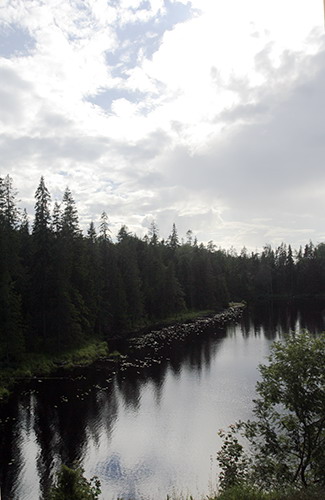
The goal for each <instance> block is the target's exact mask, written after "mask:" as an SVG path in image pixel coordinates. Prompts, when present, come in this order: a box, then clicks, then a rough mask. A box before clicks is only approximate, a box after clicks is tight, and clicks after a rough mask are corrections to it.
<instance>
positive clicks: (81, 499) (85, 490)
mask: <svg viewBox="0 0 325 500" xmlns="http://www.w3.org/2000/svg"><path fill="white" fill-rule="evenodd" d="M83 473H84V470H83V469H82V468H81V467H77V468H73V469H70V467H67V466H66V465H62V466H61V469H60V471H59V472H58V473H57V477H56V482H55V485H54V486H53V487H52V488H51V491H50V494H49V497H48V500H97V499H98V497H99V495H100V493H101V490H100V481H99V479H98V478H97V477H96V476H94V477H93V478H91V479H90V480H89V481H88V480H87V479H86V478H85V477H84V476H83Z"/></svg>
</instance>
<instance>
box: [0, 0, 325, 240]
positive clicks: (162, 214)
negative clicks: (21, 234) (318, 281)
mask: <svg viewBox="0 0 325 500" xmlns="http://www.w3.org/2000/svg"><path fill="white" fill-rule="evenodd" d="M323 26H324V25H323V2H322V0H272V1H270V0H246V1H244V0H142V1H141V0H47V1H45V2H44V1H43V0H2V1H1V2H0V158H1V166H0V175H2V176H4V175H6V174H10V175H11V176H12V177H13V180H14V185H15V187H16V188H17V189H18V191H19V198H20V200H21V202H20V205H21V206H22V207H26V208H27V210H28V213H29V214H30V215H31V217H32V214H33V206H34V192H35V190H36V187H37V185H38V183H39V179H40V176H41V175H44V177H45V182H46V185H47V187H48V188H49V190H50V192H51V195H52V200H53V202H54V201H55V200H58V201H60V200H61V198H62V194H63V191H64V189H65V187H66V186H69V187H70V189H71V191H72V193H73V195H74V198H75V200H76V202H77V207H78V210H79V215H80V220H81V222H82V225H83V227H87V226H88V224H89V222H90V220H94V221H95V224H96V223H97V222H98V219H99V217H100V214H101V212H102V211H104V210H105V211H106V212H107V213H108V215H109V219H110V222H111V229H112V232H113V234H116V232H117V231H118V229H119V228H120V226H121V225H122V224H126V225H127V226H128V227H129V230H130V231H132V232H135V233H136V234H137V235H139V236H143V235H144V234H145V233H146V232H147V229H148V227H149V226H150V223H151V222H152V221H153V220H155V221H156V222H157V224H158V227H159V232H160V236H161V237H167V236H168V234H170V232H171V228H172V224H173V223H174V222H175V223H176V226H177V228H178V231H179V234H180V236H184V235H185V233H186V231H187V230H188V229H191V230H192V231H193V233H194V234H195V235H196V236H197V238H198V240H199V241H203V242H207V241H209V240H213V241H214V243H215V244H216V245H217V246H221V247H223V248H229V247H230V246H231V245H233V246H234V247H235V248H237V249H239V250H240V249H241V248H242V247H243V246H244V245H246V247H248V248H249V249H255V248H257V249H260V248H261V247H262V246H263V245H264V244H266V243H271V244H272V245H278V244H280V243H281V241H285V242H287V243H291V244H292V245H293V246H294V247H295V248H297V247H298V246H299V245H300V244H305V243H306V242H308V241H309V240H310V239H311V240H312V241H313V242H314V243H319V242H321V241H323V240H325V38H324V37H325V35H324V27H323Z"/></svg>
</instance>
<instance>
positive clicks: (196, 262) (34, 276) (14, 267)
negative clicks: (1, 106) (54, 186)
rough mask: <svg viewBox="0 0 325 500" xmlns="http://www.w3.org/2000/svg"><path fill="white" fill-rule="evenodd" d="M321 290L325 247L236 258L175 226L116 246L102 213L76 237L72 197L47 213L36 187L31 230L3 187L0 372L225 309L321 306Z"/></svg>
mask: <svg viewBox="0 0 325 500" xmlns="http://www.w3.org/2000/svg"><path fill="white" fill-rule="evenodd" d="M324 283H325V243H319V244H317V245H314V244H313V243H312V242H309V243H307V244H306V245H305V246H304V247H300V248H299V249H292V248H291V246H290V245H286V244H285V243H282V244H281V245H280V246H279V247H277V248H275V249H273V248H272V247H271V246H270V245H266V246H265V247H264V248H263V250H262V251H261V252H257V251H256V252H248V251H247V250H246V249H245V248H243V249H242V250H241V252H240V253H236V252H235V251H234V250H233V249H231V250H224V249H222V248H219V247H218V246H217V244H214V243H213V242H212V241H210V242H209V243H208V244H207V245H204V244H202V243H198V241H197V239H196V238H195V236H194V235H193V232H192V231H191V230H188V231H187V233H186V237H185V239H182V238H180V236H179V235H178V232H177V228H176V226H175V224H173V225H172V229H171V233H170V235H169V237H168V238H167V239H166V240H162V239H160V238H159V233H158V228H157V226H156V224H155V223H154V222H153V223H152V224H151V226H150V228H149V229H148V234H147V235H146V236H145V237H143V238H139V237H138V236H137V235H135V234H131V233H130V232H129V231H128V228H127V226H126V225H123V226H122V227H121V228H120V230H119V232H118V234H117V235H116V237H113V236H112V235H111V232H110V229H109V218H108V215H107V214H106V212H103V213H102V215H101V217H100V220H99V221H98V227H97V228H96V226H95V223H94V222H91V223H90V225H89V228H88V230H87V232H86V234H83V232H82V231H81V229H80V225H79V218H78V210H77V206H76V203H75V201H74V198H73V194H72V193H71V191H70V190H69V188H67V189H66V190H65V192H64V194H63V198H62V202H61V203H60V204H59V203H58V202H55V203H54V204H53V208H52V203H51V195H50V193H49V191H48V189H47V187H46V184H45V181H44V178H43V177H42V178H41V179H40V182H39V185H38V187H37V189H36V192H35V211H34V214H33V220H32V221H30V220H29V216H28V214H27V212H26V210H21V209H20V207H18V206H17V192H16V190H15V188H14V185H13V180H12V178H11V177H10V176H9V175H7V176H5V177H2V178H1V177H0V363H1V366H6V365H10V364H14V363H15V362H17V361H19V360H20V359H21V358H22V357H24V355H25V353H30V352H36V353H37V352H60V351H62V350H63V349H66V348H69V347H71V346H78V345H82V344H83V343H84V342H85V341H87V340H89V339H92V338H93V339H102V340H109V339H110V338H112V337H113V336H115V335H116V334H123V333H125V332H129V331H132V330H134V329H136V328H138V327H141V326H144V325H146V324H149V323H154V322H155V321H156V322H158V321H160V320H163V319H164V318H167V317H169V316H172V315H175V314H177V313H181V312H183V311H198V310H220V309H221V308H222V307H225V306H226V305H227V304H228V302H229V301H230V300H231V301H243V300H245V301H247V302H250V303H252V302H256V301H259V300H264V301H265V300H274V299H279V300H280V299H281V300H282V299H283V300H287V301H288V300H293V299H308V298H312V299H314V300H315V299H316V298H319V299H322V298H324V285H323V284H324Z"/></svg>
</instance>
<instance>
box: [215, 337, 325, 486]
mask: <svg viewBox="0 0 325 500" xmlns="http://www.w3.org/2000/svg"><path fill="white" fill-rule="evenodd" d="M324 359H325V335H324V334H323V335H320V336H317V337H314V336H312V335H310V334H309V333H307V332H304V333H301V334H299V335H296V336H291V337H289V336H288V337H287V338H286V339H285V340H284V342H275V343H274V344H273V346H272V348H271V354H270V356H269V358H268V360H269V363H268V364H267V365H261V366H260V373H261V381H260V382H258V383H257V386H256V392H257V395H258V397H257V398H256V400H254V414H255V417H256V420H254V421H247V422H239V423H237V424H235V425H233V426H231V427H230V429H229V431H228V432H227V433H221V436H222V437H223V439H224V442H223V445H222V448H221V450H220V451H219V453H218V460H219V464H220V467H221V469H222V472H221V475H220V486H221V489H223V490H225V489H227V488H230V487H232V486H236V485H241V484H253V485H255V486H258V487H260V488H262V489H264V490H271V489H272V488H278V487H288V486H290V485H293V486H294V487H296V488H297V489H301V488H306V487H310V486H313V485H317V486H319V487H325V474H324V470H325V362H324ZM241 438H245V439H246V440H248V447H247V448H248V451H247V452H245V450H244V447H243V445H242V444H241V443H240V439H241Z"/></svg>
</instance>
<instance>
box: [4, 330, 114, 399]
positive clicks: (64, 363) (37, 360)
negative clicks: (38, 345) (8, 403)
mask: <svg viewBox="0 0 325 500" xmlns="http://www.w3.org/2000/svg"><path fill="white" fill-rule="evenodd" d="M113 354H114V353H113ZM107 356H109V350H108V345H107V342H103V341H99V340H92V341H91V342H89V343H87V344H85V345H83V346H81V347H79V348H77V349H70V350H67V351H64V352H62V353H60V354H47V353H43V354H35V353H30V354H28V355H27V356H26V357H25V358H24V359H23V360H22V361H21V362H20V363H19V364H18V363H17V364H16V365H15V366H11V367H5V368H2V369H1V370H0V402H1V401H3V400H5V399H6V398H7V397H8V396H9V394H10V390H11V389H12V387H13V386H14V385H15V384H16V383H17V382H20V381H23V380H29V379H31V378H33V377H36V376H37V377H42V376H43V377H44V376H48V375H50V374H51V373H53V372H55V371H57V370H58V369H59V368H64V369H66V370H70V369H72V368H74V367H75V366H88V365H90V364H92V363H94V362H95V361H96V360H98V359H101V358H107Z"/></svg>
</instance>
